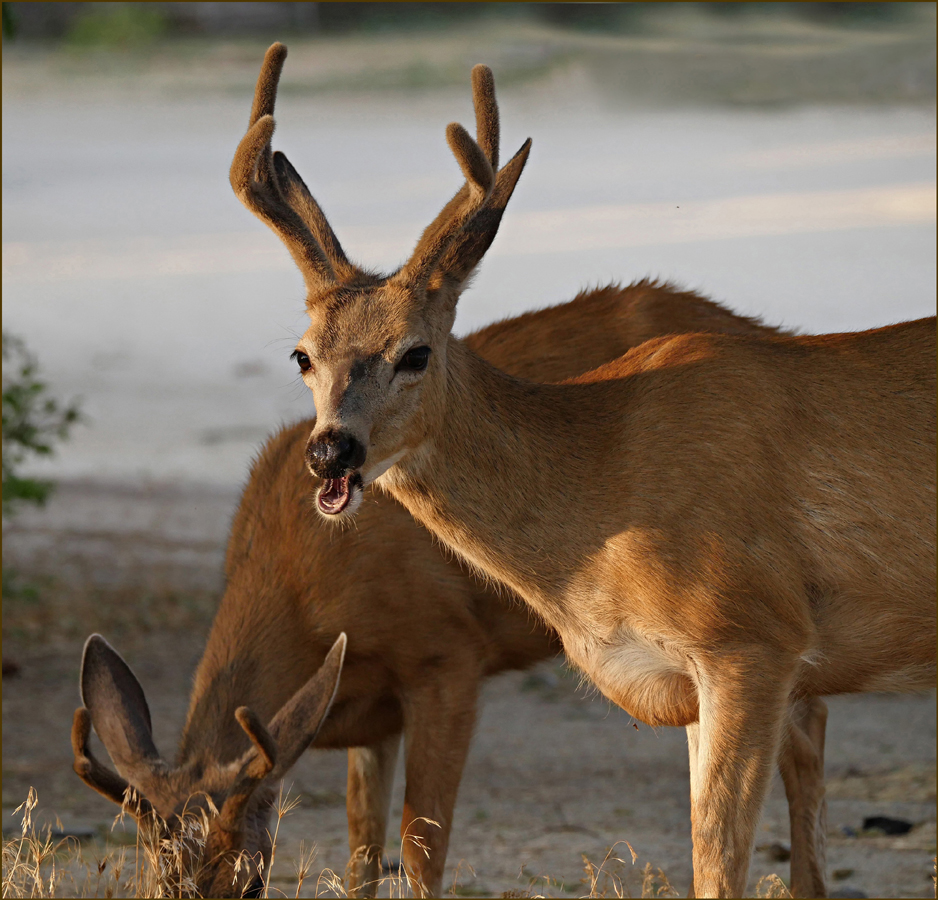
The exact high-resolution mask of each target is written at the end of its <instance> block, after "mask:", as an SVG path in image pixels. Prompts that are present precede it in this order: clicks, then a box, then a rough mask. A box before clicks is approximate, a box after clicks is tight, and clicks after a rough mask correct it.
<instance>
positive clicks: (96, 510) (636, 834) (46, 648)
mask: <svg viewBox="0 0 938 900" xmlns="http://www.w3.org/2000/svg"><path fill="white" fill-rule="evenodd" d="M235 499H236V498H235V496H234V495H233V494H231V493H225V492H221V491H208V490H202V491H200V490H197V489H193V490H175V491H174V490H171V489H160V488H158V487H157V486H152V487H150V488H147V489H141V490H131V489H126V488H125V489H120V490H113V489H107V488H105V487H103V486H100V485H92V484H87V483H85V484H71V485H70V484H66V485H63V486H62V487H61V488H60V490H59V492H58V494H57V496H56V498H55V499H54V500H53V501H52V503H51V505H50V506H49V507H48V508H47V509H46V510H45V511H41V512H35V513H32V512H30V513H27V514H23V515H22V516H19V517H17V518H16V519H15V520H14V521H13V522H12V523H9V524H8V526H7V528H6V530H5V534H4V564H5V566H10V565H11V564H12V565H14V566H15V567H17V568H18V569H19V570H20V571H21V573H22V575H23V577H26V578H31V579H32V581H33V583H34V584H36V583H38V584H40V588H41V595H40V599H39V600H33V601H30V600H28V599H26V600H23V599H18V600H5V601H4V620H3V627H4V644H3V653H4V661H5V662H6V661H9V660H14V661H15V662H16V663H17V665H18V666H19V672H18V673H17V674H16V675H14V676H13V677H6V678H4V680H3V751H4V752H3V812H4V820H3V821H4V830H5V832H7V833H9V829H10V828H14V829H15V825H16V823H15V822H14V820H12V819H11V812H12V810H13V808H14V807H15V806H16V805H17V804H19V803H20V802H22V800H24V799H25V797H26V793H27V790H28V788H29V787H30V786H32V787H35V788H36V790H37V791H38V795H39V801H40V806H39V813H40V815H39V818H40V820H43V819H44V820H45V821H51V820H53V819H54V818H55V816H58V817H59V819H60V820H61V824H62V827H63V829H64V830H65V831H67V832H71V833H75V834H77V835H79V836H81V837H82V839H83V840H84V841H85V843H86V845H87V844H92V848H93V849H97V850H100V847H101V843H100V842H101V839H102V836H103V835H106V834H107V833H108V829H109V828H110V826H111V823H112V820H113V817H114V813H115V809H114V808H113V807H112V805H111V804H109V803H108V802H107V801H105V800H103V799H102V798H100V797H98V796H97V795H96V794H94V793H93V792H92V791H90V790H89V789H88V788H86V787H85V785H84V784H82V783H81V782H80V781H79V779H78V778H77V777H76V776H75V775H74V773H73V772H72V771H71V755H70V747H69V729H70V724H71V717H72V713H73V711H74V709H75V707H76V706H77V705H78V702H79V700H78V667H79V662H80V656H81V645H82V640H83V638H84V637H85V636H86V635H87V634H88V633H90V632H91V631H96V630H97V631H101V632H102V633H104V634H105V636H106V637H108V638H109V640H111V641H112V642H113V643H114V644H115V646H116V647H117V648H118V649H119V650H120V651H121V652H122V653H123V654H124V656H125V658H126V659H127V660H128V662H129V663H130V664H131V666H132V667H133V668H134V670H135V671H136V673H137V675H138V677H139V678H140V680H141V682H142V684H143V686H144V688H145V690H146V692H147V695H148V698H149V701H150V705H151V710H152V713H153V720H154V729H155V737H156V741H157V745H158V746H159V748H160V749H161V751H162V752H163V754H164V755H165V756H168V757H169V756H172V753H173V749H174V745H175V741H176V739H177V736H178V734H179V731H180V729H181V727H182V724H183V720H184V716H185V711H186V706H187V696H188V691H189V686H190V677H191V673H192V671H193V670H194V668H195V665H196V663H197V661H198V659H199V655H200V652H201V647H202V643H203V640H204V637H205V634H206V633H207V630H208V625H209V622H210V619H211V614H212V609H213V603H214V600H215V598H216V597H217V591H218V589H219V588H220V575H219V572H220V564H221V559H222V552H223V547H224V540H225V532H226V529H227V522H228V518H229V516H230V513H231V510H232V508H233V504H234V502H235ZM50 571H53V572H57V573H59V576H58V580H50V579H49V576H48V573H49V572H50ZM42 573H45V575H43V574H42ZM43 578H44V579H45V580H44V581H43ZM53 620H54V621H55V622H56V623H57V624H55V625H54V626H52V625H50V622H52V621H53ZM40 635H42V638H41V639H40V637H39V636H40ZM577 685H578V682H577V679H576V678H575V677H574V676H572V675H571V674H570V673H568V672H567V671H566V670H565V669H564V668H563V666H562V665H561V663H560V662H559V661H558V662H554V663H547V664H543V665H541V666H539V667H538V668H536V669H534V670H531V671H529V672H518V673H509V674H507V675H503V676H499V677H497V678H494V679H492V680H491V681H490V682H489V684H488V685H487V687H486V690H485V694H484V698H483V706H482V714H481V717H480V720H479V723H478V727H477V729H476V737H475V741H474V744H473V748H472V752H471V755H470V758H469V761H468V764H467V767H466V772H465V777H464V780H463V784H462V788H461V792H460V802H459V805H458V808H457V812H456V818H455V823H454V828H453V839H452V844H451V848H450V854H449V859H448V869H449V870H450V871H451V872H453V873H455V870H456V869H457V868H458V869H459V872H458V875H456V874H454V875H453V878H454V880H455V881H457V882H458V885H459V887H458V892H459V893H460V894H462V895H467V894H471V895H477V896H486V895H495V894H499V893H502V892H505V891H509V890H515V891H517V890H527V889H531V887H532V886H533V889H534V890H535V891H536V892H539V893H542V894H545V895H548V896H570V895H575V894H578V893H584V892H585V891H586V888H585V887H584V884H583V883H582V882H581V879H582V878H583V877H584V857H586V858H587V859H589V860H590V861H591V862H592V863H593V864H594V865H598V864H600V863H601V862H602V860H603V859H604V857H605V856H606V853H607V851H608V849H609V848H610V847H612V846H613V845H615V844H616V842H617V841H628V843H629V844H630V845H631V847H632V848H633V849H634V850H635V852H636V854H637V857H638V858H637V861H636V862H635V863H634V864H632V863H631V860H630V856H629V853H628V850H627V848H625V846H624V845H621V844H620V845H618V847H616V851H615V855H617V856H619V857H621V858H622V859H624V860H627V863H626V864H623V865H619V864H611V868H613V869H617V870H619V872H620V874H621V875H623V877H624V878H625V883H626V887H627V890H628V891H629V892H630V894H631V895H633V896H639V895H640V894H641V882H642V871H643V869H644V866H645V864H646V862H650V863H651V864H652V866H654V867H655V868H657V867H660V868H661V869H662V870H663V871H664V872H665V873H666V875H667V877H668V879H669V880H670V882H671V883H672V884H673V886H674V888H675V889H676V890H677V891H678V892H680V894H681V895H683V894H685V893H686V891H687V889H688V886H689V884H690V874H691V843H690V822H689V803H688V773H687V756H686V739H685V736H684V733H683V731H682V730H680V729H667V728H666V729H661V730H658V731H654V730H652V729H650V728H648V727H646V726H644V725H640V726H639V728H638V729H637V730H636V729H635V728H633V727H632V725H631V720H630V718H629V717H628V716H627V715H625V714H624V713H623V712H621V711H620V710H618V709H615V708H610V706H609V704H608V703H607V702H606V701H605V700H604V699H602V698H601V697H597V696H593V695H588V694H587V692H586V691H585V690H584V689H583V688H578V686H577ZM829 705H830V720H829V725H828V752H827V785H828V798H829V815H828V819H829V834H828V865H827V873H828V878H829V881H830V885H831V889H832V890H833V891H835V892H840V894H841V896H863V895H865V896H870V897H926V896H932V895H933V893H934V886H933V881H932V875H933V865H934V863H933V858H934V856H935V834H936V825H935V745H936V728H935V718H936V717H935V695H934V693H932V694H928V695H924V696H885V695H867V696H856V697H839V698H833V699H831V701H830V703H829ZM99 752H100V753H101V755H102V756H103V757H104V756H105V754H104V752H103V750H99ZM287 786H288V787H289V788H290V790H291V792H292V793H293V794H295V795H298V796H299V797H300V800H301V804H300V806H299V808H298V809H296V810H295V811H294V812H293V813H292V814H290V815H289V816H288V817H287V818H285V819H284V820H283V823H282V825H281V830H280V835H279V837H278V848H279V849H278V854H277V858H276V862H275V866H274V871H273V885H274V886H275V887H276V888H278V889H279V890H282V891H283V892H285V893H290V894H293V892H294V889H295V885H296V880H295V876H294V861H295V859H296V857H297V855H298V854H299V852H300V844H301V842H304V843H305V844H306V845H307V846H308V845H310V844H311V843H315V845H316V847H317V851H318V852H317V856H316V860H315V865H314V870H315V871H316V872H319V871H320V870H321V869H323V868H331V869H333V870H335V871H337V872H339V873H342V871H343V870H344V866H345V862H346V859H347V849H346V847H347V845H346V837H345V810H344V795H345V755H344V753H341V752H318V753H317V752H315V751H312V752H309V753H307V754H306V757H305V758H304V759H303V760H301V762H300V763H299V764H298V765H297V766H296V767H295V769H294V770H293V772H292V773H291V775H290V777H289V779H288V782H287ZM402 790H403V778H402V775H401V773H399V776H398V779H397V783H396V789H395V797H394V809H393V810H392V824H391V826H390V828H389V841H390V844H389V852H390V854H391V856H392V858H393V857H394V856H396V855H397V854H396V851H395V845H396V842H397V838H396V837H395V835H396V833H397V825H398V822H399V816H400V812H401V807H402ZM874 815H885V816H891V817H895V818H901V819H906V820H908V821H910V822H912V823H913V824H914V828H913V829H912V831H911V832H910V833H909V834H907V835H904V836H899V837H885V836H882V835H879V836H876V835H873V834H861V832H862V824H863V820H864V818H865V817H868V816H874ZM395 816H396V817H397V818H395ZM857 835H859V836H857ZM115 839H117V840H124V841H126V840H128V839H129V838H128V837H127V836H125V837H123V838H121V837H120V835H118V836H117V838H115ZM787 841H788V824H787V812H786V805H785V800H784V792H783V790H782V787H781V783H780V781H779V780H778V778H777V777H776V779H775V781H774V783H773V786H772V792H771V796H770V798H769V802H768V804H767V806H766V809H765V812H764V815H763V818H762V821H761V823H760V826H759V832H758V839H757V850H756V853H755V854H754V857H753V863H752V869H751V879H750V892H751V894H752V895H754V894H755V891H756V885H757V882H758V881H759V879H760V878H761V877H762V876H763V875H767V874H769V873H777V874H778V875H780V876H781V877H782V878H783V879H787V877H788V864H787V862H785V861H783V860H780V859H779V858H778V856H779V849H778V845H785V844H786V843H787ZM782 855H783V854H782ZM607 868H610V865H607ZM607 889H608V885H607ZM316 890H317V887H316V880H315V878H313V879H311V880H308V881H307V882H306V885H305V886H304V893H305V892H307V891H308V894H306V895H309V896H313V895H314V894H315V892H316ZM321 890H322V892H323V894H328V891H325V890H324V889H321ZM857 892H862V893H857Z"/></svg>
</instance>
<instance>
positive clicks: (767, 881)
mask: <svg viewBox="0 0 938 900" xmlns="http://www.w3.org/2000/svg"><path fill="white" fill-rule="evenodd" d="M756 896H757V897H791V892H790V891H789V890H788V888H787V887H786V886H785V882H784V881H782V879H781V878H779V877H778V875H775V874H773V875H763V876H762V878H760V879H759V882H758V884H756Z"/></svg>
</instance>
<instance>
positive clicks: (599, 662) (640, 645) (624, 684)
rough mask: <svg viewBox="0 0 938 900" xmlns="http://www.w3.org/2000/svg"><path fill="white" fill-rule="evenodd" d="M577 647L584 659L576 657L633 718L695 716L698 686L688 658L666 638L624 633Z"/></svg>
mask: <svg viewBox="0 0 938 900" xmlns="http://www.w3.org/2000/svg"><path fill="white" fill-rule="evenodd" d="M584 651H585V652H584ZM581 652H583V659H582V660H580V659H577V658H576V657H574V661H575V662H577V663H578V664H579V665H580V666H581V667H582V668H583V669H584V671H585V672H586V673H587V674H588V675H589V676H590V678H591V679H592V680H593V682H594V683H595V684H596V686H597V687H598V688H599V689H600V690H601V691H602V692H603V693H604V694H605V695H606V696H607V697H608V698H609V699H610V700H612V702H613V703H615V704H617V705H618V706H620V707H622V709H624V710H625V711H626V712H627V713H629V714H630V715H632V716H634V717H635V718H636V719H639V720H640V721H642V722H645V723H647V724H648V725H689V724H691V723H692V722H696V721H697V690H696V687H695V686H694V682H693V680H692V679H691V677H690V675H689V674H688V668H687V660H686V659H685V658H684V657H682V656H681V655H679V654H678V653H677V652H675V651H674V650H673V649H671V648H670V647H669V646H668V644H667V642H665V641H663V640H656V639H654V638H647V637H645V636H641V635H638V634H636V633H634V632H627V633H625V634H620V635H618V636H617V638H616V639H615V640H614V641H609V642H602V643H599V642H593V641H590V642H589V643H587V644H586V645H585V646H584V647H582V648H581ZM568 654H569V650H568Z"/></svg>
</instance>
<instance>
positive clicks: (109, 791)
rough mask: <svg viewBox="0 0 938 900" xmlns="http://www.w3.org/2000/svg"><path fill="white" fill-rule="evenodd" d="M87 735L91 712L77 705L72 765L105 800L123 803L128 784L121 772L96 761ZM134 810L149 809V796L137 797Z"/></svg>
mask: <svg viewBox="0 0 938 900" xmlns="http://www.w3.org/2000/svg"><path fill="white" fill-rule="evenodd" d="M90 736H91V713H89V712H88V710H87V709H85V707H84V706H80V707H78V709H76V710H75V717H74V719H73V720H72V752H73V753H74V754H75V762H74V764H73V765H72V768H73V769H74V770H75V773H76V774H77V775H78V777H79V778H81V780H82V781H84V782H85V784H87V785H88V786H89V787H92V788H94V789H95V790H96V791H97V792H98V793H99V794H101V795H103V796H105V797H107V798H108V800H113V801H114V802H115V803H117V804H119V805H123V803H124V801H125V800H126V798H127V790H128V788H130V784H129V783H128V782H127V781H125V780H124V779H123V778H121V777H120V775H118V774H116V773H115V772H112V771H111V770H110V769H108V768H107V766H105V765H103V764H102V763H100V762H98V760H97V758H96V757H95V755H94V754H93V753H92V752H91V748H90V747H89V746H88V738H89V737H90ZM137 811H139V814H140V815H146V814H148V813H149V812H151V811H152V807H151V805H150V802H149V800H147V799H146V798H145V797H140V798H139V805H138V808H137V810H134V812H137Z"/></svg>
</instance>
